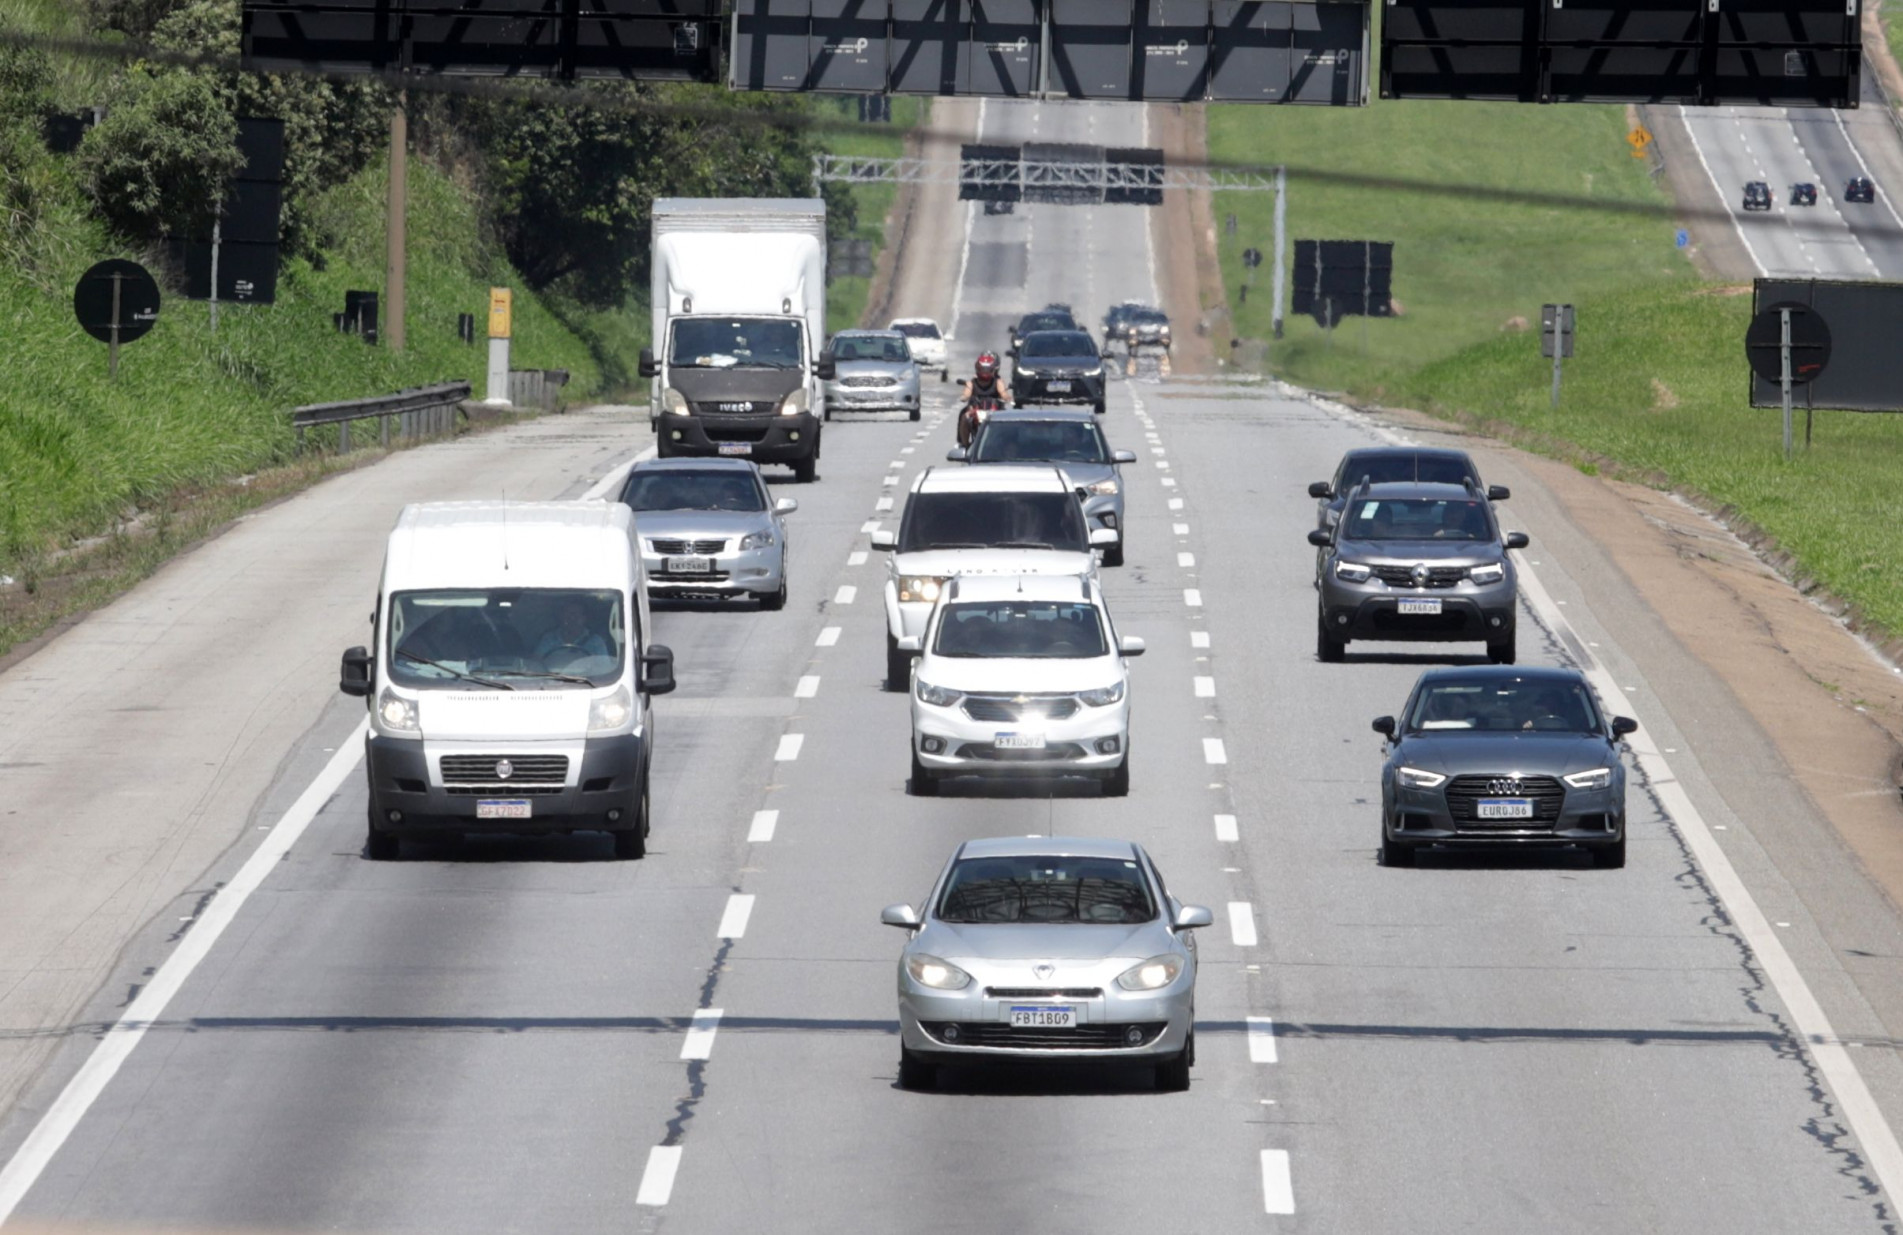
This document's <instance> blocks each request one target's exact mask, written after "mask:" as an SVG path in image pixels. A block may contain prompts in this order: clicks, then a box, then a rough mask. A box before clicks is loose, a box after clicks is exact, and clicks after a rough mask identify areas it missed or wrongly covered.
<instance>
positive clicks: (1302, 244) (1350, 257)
mask: <svg viewBox="0 0 1903 1235" xmlns="http://www.w3.org/2000/svg"><path fill="white" fill-rule="evenodd" d="M1290 273H1291V274H1292V275H1293V276H1294V278H1293V281H1292V282H1293V286H1292V287H1291V295H1290V297H1289V305H1290V307H1291V308H1292V309H1293V310H1294V311H1295V312H1297V313H1309V314H1312V315H1313V316H1314V318H1315V320H1316V321H1317V322H1318V323H1320V324H1321V325H1323V326H1333V325H1334V324H1335V323H1336V322H1338V321H1340V320H1341V319H1342V318H1343V317H1346V316H1348V315H1350V314H1359V315H1362V316H1365V317H1389V316H1392V314H1393V306H1392V304H1391V301H1392V300H1393V296H1394V291H1393V282H1394V245H1393V243H1392V242H1389V241H1381V240H1297V241H1296V242H1295V266H1294V268H1293V270H1292V271H1291V272H1290Z"/></svg>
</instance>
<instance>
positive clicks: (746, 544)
mask: <svg viewBox="0 0 1903 1235" xmlns="http://www.w3.org/2000/svg"><path fill="white" fill-rule="evenodd" d="M775 543H776V542H775V541H774V539H773V533H772V532H771V531H760V532H748V533H747V534H746V535H745V536H742V537H741V538H740V552H742V553H745V552H746V551H747V550H749V549H771V548H772V547H773V546H774V544H775Z"/></svg>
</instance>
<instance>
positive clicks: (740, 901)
mask: <svg viewBox="0 0 1903 1235" xmlns="http://www.w3.org/2000/svg"><path fill="white" fill-rule="evenodd" d="M1234 909H1235V906H1233V905H1231V906H1230V910H1231V913H1232V915H1233V912H1234ZM752 916H753V897H752V896H750V895H749V894H747V893H745V892H735V893H734V894H733V895H732V896H729V897H728V898H727V908H726V909H725V910H723V911H722V912H721V915H720V929H719V930H717V931H715V932H714V933H715V934H716V935H718V936H720V938H722V939H738V938H740V937H741V936H742V935H745V934H746V933H747V919H748V918H750V917H752ZM1249 929H1250V930H1251V931H1253V930H1254V929H1255V925H1254V923H1251V924H1250V927H1249Z"/></svg>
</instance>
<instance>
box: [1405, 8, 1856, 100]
mask: <svg viewBox="0 0 1903 1235" xmlns="http://www.w3.org/2000/svg"><path fill="white" fill-rule="evenodd" d="M1858 7H1859V6H1858V5H1857V4H1856V3H1855V0H1849V2H1848V3H1846V0H1722V3H1720V2H1719V0H1565V3H1564V4H1559V3H1553V4H1546V3H1540V4H1530V3H1529V4H1521V3H1516V2H1512V0H1390V3H1389V4H1388V5H1387V6H1385V7H1384V8H1383V10H1382V25H1381V97H1383V98H1397V99H1398V98H1459V99H1509V100H1517V101H1519V102H1527V103H1535V102H1537V103H1580V102H1615V103H1616V102H1631V103H1647V102H1651V103H1656V102H1672V103H1689V104H1721V103H1733V104H1754V103H1755V104H1766V105H1780V106H1800V107H1802V106H1809V107H1855V106H1856V105H1857V97H1858V89H1859V76H1860V74H1861V71H1862V56H1863V53H1862V43H1861V36H1860V34H1859V30H1858V18H1857V9H1858Z"/></svg>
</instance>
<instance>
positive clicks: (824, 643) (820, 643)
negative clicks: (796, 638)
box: [813, 626, 839, 648]
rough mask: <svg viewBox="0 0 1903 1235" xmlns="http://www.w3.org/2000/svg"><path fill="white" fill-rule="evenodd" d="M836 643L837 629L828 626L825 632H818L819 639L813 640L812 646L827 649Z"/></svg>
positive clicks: (837, 639) (837, 637) (837, 638)
mask: <svg viewBox="0 0 1903 1235" xmlns="http://www.w3.org/2000/svg"><path fill="white" fill-rule="evenodd" d="M838 642H839V627H837V626H828V627H827V628H826V629H825V630H822V631H820V632H819V638H817V639H815V640H813V646H814V647H816V648H829V647H831V646H833V645H834V644H835V643H838Z"/></svg>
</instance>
